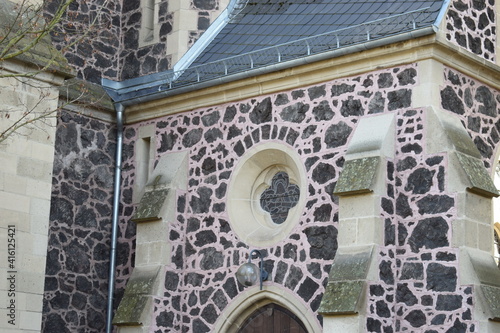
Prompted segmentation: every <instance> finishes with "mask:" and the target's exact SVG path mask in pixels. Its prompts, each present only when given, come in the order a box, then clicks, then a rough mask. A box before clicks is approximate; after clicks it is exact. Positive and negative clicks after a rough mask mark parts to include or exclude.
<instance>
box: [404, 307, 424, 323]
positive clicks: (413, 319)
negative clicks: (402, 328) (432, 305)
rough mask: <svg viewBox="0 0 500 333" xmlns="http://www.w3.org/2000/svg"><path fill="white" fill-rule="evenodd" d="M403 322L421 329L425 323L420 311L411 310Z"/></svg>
mask: <svg viewBox="0 0 500 333" xmlns="http://www.w3.org/2000/svg"><path fill="white" fill-rule="evenodd" d="M405 320H406V321H408V322H409V323H410V325H411V326H413V327H421V326H423V325H425V323H426V316H425V314H424V313H423V312H422V310H413V311H410V313H408V315H406V317H405Z"/></svg>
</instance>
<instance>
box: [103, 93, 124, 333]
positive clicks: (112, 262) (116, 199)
mask: <svg viewBox="0 0 500 333" xmlns="http://www.w3.org/2000/svg"><path fill="white" fill-rule="evenodd" d="M124 109H125V108H124V106H123V105H122V104H120V103H118V104H115V110H116V164H115V183H114V194H113V220H112V224H111V251H110V254H109V286H108V306H107V313H106V333H111V332H112V331H113V324H112V320H113V293H114V289H115V270H116V240H117V235H118V220H119V217H120V216H119V206H120V187H121V169H122V149H123V148H122V145H123V113H124V112H123V111H124Z"/></svg>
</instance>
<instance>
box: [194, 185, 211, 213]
mask: <svg viewBox="0 0 500 333" xmlns="http://www.w3.org/2000/svg"><path fill="white" fill-rule="evenodd" d="M196 192H197V194H198V196H194V195H193V196H192V197H191V201H190V202H189V204H190V205H191V208H192V210H193V213H195V214H199V213H208V212H209V211H210V206H211V205H212V199H211V197H212V193H213V191H212V189H210V188H208V187H200V188H198V189H197V190H196Z"/></svg>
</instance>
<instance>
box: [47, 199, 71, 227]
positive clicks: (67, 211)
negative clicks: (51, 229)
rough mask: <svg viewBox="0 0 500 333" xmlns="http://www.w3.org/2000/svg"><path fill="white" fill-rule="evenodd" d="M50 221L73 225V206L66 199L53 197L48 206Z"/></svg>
mask: <svg viewBox="0 0 500 333" xmlns="http://www.w3.org/2000/svg"><path fill="white" fill-rule="evenodd" d="M50 220H51V221H59V222H60V223H65V224H66V225H68V226H71V225H72V224H73V204H71V202H69V201H68V200H66V199H63V198H57V197H55V198H54V197H53V198H52V200H51V205H50Z"/></svg>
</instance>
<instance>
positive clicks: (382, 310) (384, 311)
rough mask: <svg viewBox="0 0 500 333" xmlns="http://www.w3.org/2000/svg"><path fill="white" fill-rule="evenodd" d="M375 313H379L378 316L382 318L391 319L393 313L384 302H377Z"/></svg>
mask: <svg viewBox="0 0 500 333" xmlns="http://www.w3.org/2000/svg"><path fill="white" fill-rule="evenodd" d="M375 312H376V313H377V316H379V317H382V318H389V317H390V316H391V311H390V310H389V307H388V306H387V303H386V302H384V301H377V302H376V303H375Z"/></svg>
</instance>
